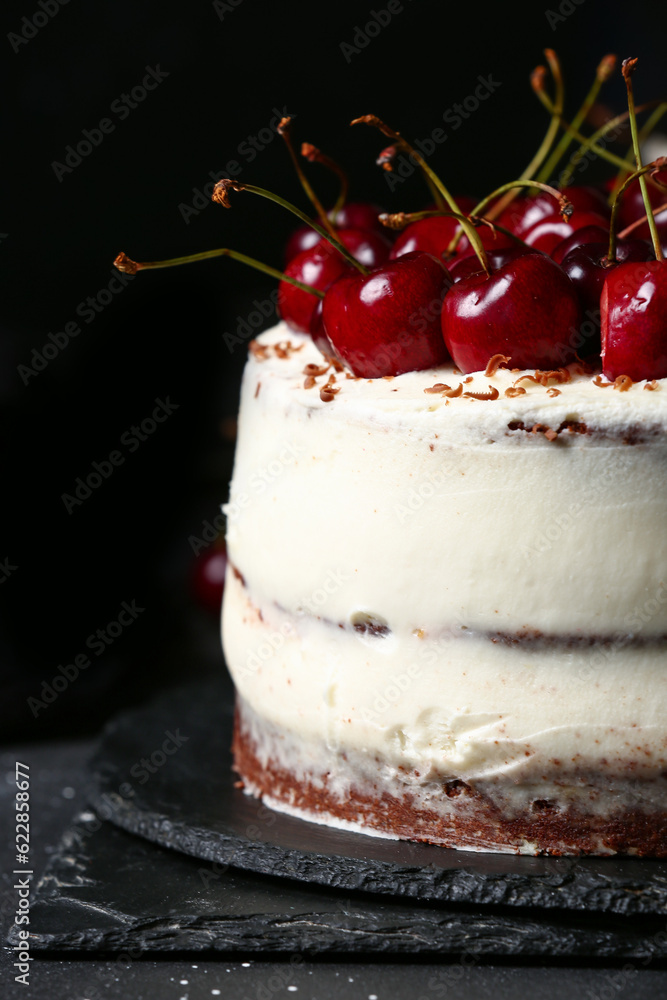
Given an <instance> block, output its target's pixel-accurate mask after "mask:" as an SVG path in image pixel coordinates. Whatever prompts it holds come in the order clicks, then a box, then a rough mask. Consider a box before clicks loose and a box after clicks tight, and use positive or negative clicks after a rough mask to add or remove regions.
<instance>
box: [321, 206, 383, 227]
mask: <svg viewBox="0 0 667 1000" xmlns="http://www.w3.org/2000/svg"><path fill="white" fill-rule="evenodd" d="M382 212H384V209H383V208H380V207H379V206H378V205H372V204H371V203H370V202H369V201H347V202H345V204H344V205H343V207H342V208H340V209H339V210H338V212H337V213H336V227H337V228H338V229H368V230H370V231H371V232H376V233H384V234H386V233H387V230H386V229H385V227H384V226H383V225H382V223H381V222H380V221H379V220H378V216H379V215H381V214H382ZM329 214H331V213H329Z"/></svg>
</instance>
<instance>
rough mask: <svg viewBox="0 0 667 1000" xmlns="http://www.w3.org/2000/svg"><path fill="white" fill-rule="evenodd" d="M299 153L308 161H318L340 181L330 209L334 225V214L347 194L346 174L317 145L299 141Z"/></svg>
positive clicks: (341, 205) (343, 202) (348, 183)
mask: <svg viewBox="0 0 667 1000" xmlns="http://www.w3.org/2000/svg"><path fill="white" fill-rule="evenodd" d="M301 155H302V156H303V157H304V158H305V159H306V160H308V162H309V163H320V164H321V165H322V166H323V167H326V168H327V170H331V172H332V173H334V174H335V175H336V177H337V178H338V180H339V181H340V191H339V194H338V197H337V198H336V201H335V203H334V207H333V208H332V209H331V218H332V221H333V223H334V225H335V224H336V216H337V215H338V213H339V212H340V210H341V208H342V207H343V205H344V204H345V202H346V201H347V194H348V190H349V186H350V182H349V179H348V176H347V174H346V173H345V171H344V170H343V168H342V167H341V166H340V165H339V164H338V163H336V161H335V160H332V159H331V157H330V156H327V155H326V153H323V152H322V150H321V149H318V148H317V146H313V144H312V143H310V142H302V143H301Z"/></svg>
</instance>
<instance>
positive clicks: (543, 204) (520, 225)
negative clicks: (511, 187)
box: [498, 191, 554, 237]
mask: <svg viewBox="0 0 667 1000" xmlns="http://www.w3.org/2000/svg"><path fill="white" fill-rule="evenodd" d="M553 211H554V200H553V198H551V197H550V196H549V195H548V194H547V193H546V192H545V191H540V192H539V193H538V194H534V195H518V196H517V197H516V198H514V200H513V201H512V202H510V204H509V205H508V206H507V208H506V209H505V210H504V211H503V212H501V213H500V216H499V218H498V222H499V224H500V225H501V226H505V228H506V229H509V230H510V232H512V233H514V234H515V236H521V237H523V234H524V233H527V232H528V231H529V230H530V229H532V228H533V226H535V225H537V223H538V222H540V221H541V220H542V219H545V218H547V216H549V215H553Z"/></svg>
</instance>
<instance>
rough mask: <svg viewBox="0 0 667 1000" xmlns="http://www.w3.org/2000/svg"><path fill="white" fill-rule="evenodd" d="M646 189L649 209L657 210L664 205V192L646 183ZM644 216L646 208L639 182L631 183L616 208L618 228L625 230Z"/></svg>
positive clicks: (665, 194) (665, 199) (665, 197)
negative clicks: (649, 204)
mask: <svg viewBox="0 0 667 1000" xmlns="http://www.w3.org/2000/svg"><path fill="white" fill-rule="evenodd" d="M646 187H647V190H648V196H649V201H650V202H651V208H658V207H659V206H660V205H664V204H665V202H666V201H667V192H666V191H663V190H661V189H660V188H658V187H656V186H655V184H648V183H647V185H646ZM645 215H646V206H645V205H644V199H643V198H642V191H641V187H640V185H639V181H633V183H632V184H631V185H630V186H629V187H628V189H627V191H626V192H625V194H622V195H621V201H620V204H619V206H618V228H619V229H625V227H626V226H629V225H631V224H632V223H633V222H636V221H637V219H642V218H643V217H644V216H645ZM658 218H659V216H658ZM634 235H636V234H635V233H633V236H634Z"/></svg>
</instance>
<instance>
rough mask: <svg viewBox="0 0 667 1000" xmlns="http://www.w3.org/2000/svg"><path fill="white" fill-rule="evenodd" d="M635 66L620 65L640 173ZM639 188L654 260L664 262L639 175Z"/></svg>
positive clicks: (630, 61)
mask: <svg viewBox="0 0 667 1000" xmlns="http://www.w3.org/2000/svg"><path fill="white" fill-rule="evenodd" d="M636 66H637V59H624V60H623V64H622V70H623V79H624V80H625V87H626V90H627V92H628V113H629V115H630V132H631V134H632V146H633V149H634V151H635V162H636V164H637V171H638V172H640V171H641V168H642V155H641V150H640V148H639V135H638V133H637V114H636V111H635V97H634V92H633V89H632V74H633V73H634V71H635V69H636ZM639 186H640V188H641V192H642V198H643V199H644V208H645V209H646V217H647V220H648V227H649V229H650V231H651V240H652V242H653V249H654V251H655V259H656V260H664V259H665V258H664V254H663V252H662V246H661V245H660V237H659V236H658V228H657V226H656V224H655V218H654V217H653V211H652V209H651V199H650V198H649V193H648V185H647V183H646V177H645V176H644V175H643V174H642V173H640V175H639Z"/></svg>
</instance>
